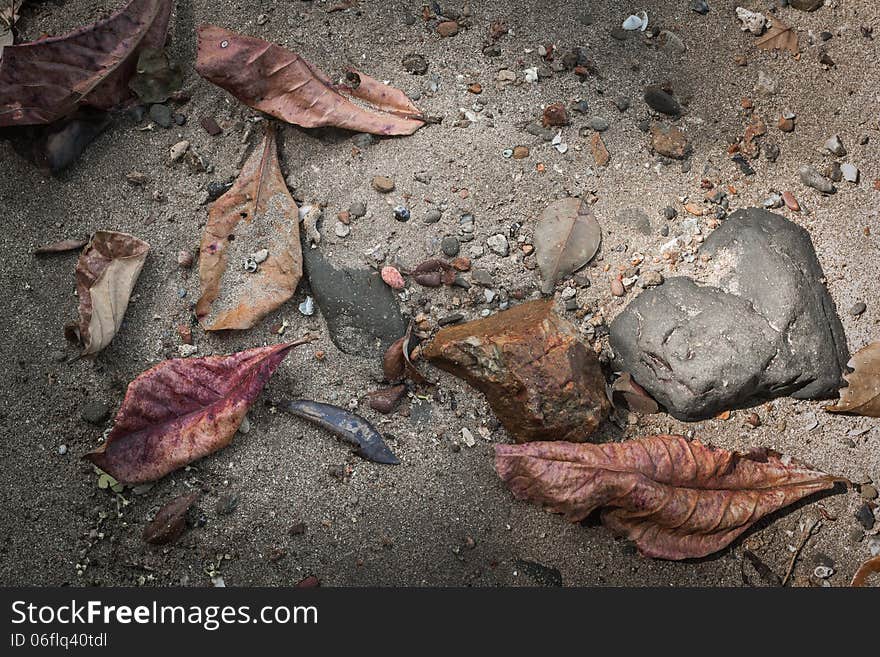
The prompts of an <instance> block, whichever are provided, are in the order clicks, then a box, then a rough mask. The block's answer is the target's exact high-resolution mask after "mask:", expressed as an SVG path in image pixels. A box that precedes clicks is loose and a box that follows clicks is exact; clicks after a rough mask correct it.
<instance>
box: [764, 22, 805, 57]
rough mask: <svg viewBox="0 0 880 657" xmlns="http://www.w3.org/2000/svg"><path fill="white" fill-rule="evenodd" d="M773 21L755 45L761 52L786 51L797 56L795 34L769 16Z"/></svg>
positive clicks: (796, 38)
mask: <svg viewBox="0 0 880 657" xmlns="http://www.w3.org/2000/svg"><path fill="white" fill-rule="evenodd" d="M770 17H771V18H772V19H773V20H772V23H771V25H770V27H769V28H768V29H767V32H766V33H765V34H764V36H762V37H761V38H759V39H758V41H757V43H756V45H757V46H758V47H759V48H761V49H762V50H788V51H789V52H790V53H791V54H793V55H797V54H798V37H797V33H796V32H795V31H794V30H793V29H791V28H790V27H788V26H787V25H786V24H785V23H783V22H782V21H781V20H779V19H778V18H776V17H775V16H773V15H772V14H771V16H770Z"/></svg>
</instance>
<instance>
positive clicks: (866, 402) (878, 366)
mask: <svg viewBox="0 0 880 657" xmlns="http://www.w3.org/2000/svg"><path fill="white" fill-rule="evenodd" d="M846 366H847V367H849V368H851V369H852V370H853V371H852V372H851V373H849V374H844V375H843V378H844V379H846V383H847V386H846V387H845V388H841V389H840V400H839V401H837V402H836V403H834V404H832V405H831V406H826V407H825V410H826V411H831V412H832V413H855V414H857V415H868V416H870V417H880V342H872V343H871V344H869V345H868V346H866V347H862V348H861V349H859V350H858V351H857V352H856V353H855V354H853V357H852V358H851V359H850V361H849V362H848V363H847V364H846Z"/></svg>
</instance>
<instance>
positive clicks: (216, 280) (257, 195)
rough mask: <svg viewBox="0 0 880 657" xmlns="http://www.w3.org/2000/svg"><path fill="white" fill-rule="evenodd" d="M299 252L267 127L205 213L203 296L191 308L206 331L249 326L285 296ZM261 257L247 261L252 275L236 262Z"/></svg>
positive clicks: (295, 221) (291, 205)
mask: <svg viewBox="0 0 880 657" xmlns="http://www.w3.org/2000/svg"><path fill="white" fill-rule="evenodd" d="M233 235H234V238H235V239H234V240H233V239H232V237H233ZM301 248H302V247H301V246H300V242H299V216H298V208H297V205H296V201H294V200H293V197H292V196H291V195H290V192H289V191H287V186H286V185H285V184H284V176H283V175H282V174H281V169H280V167H279V165H278V150H277V147H276V146H275V130H274V128H273V127H272V126H270V127H269V128H267V130H266V137H265V139H264V141H263V147H262V148H259V149H257V150H255V151H254V152H253V153H252V154H251V156H250V157H249V158H248V160H247V162H246V163H245V165H244V167H242V170H241V173H240V174H239V176H238V178H237V179H236V181H235V184H234V185H233V186H232V188H231V189H230V190H229V191H228V192H226V193H225V194H224V195H223V196H221V197H220V198H219V199H217V201H216V202H215V203H214V204H213V205H212V206H211V211H210V213H209V214H208V224H207V225H206V226H205V233H204V235H203V236H202V245H201V248H200V249H199V253H200V255H199V278H200V279H201V287H202V295H201V297H199V300H198V303H197V304H196V316H197V317H198V318H199V321H200V322H201V323H202V325H203V326H204V327H205V329H206V330H208V331H221V330H226V329H239V330H240V329H247V328H250V327H252V326H253V325H254V324H256V323H257V322H258V321H259V320H260V319H261V318H262V317H264V316H265V315H267V314H268V313H270V312H272V311H273V310H275V309H276V308H278V307H279V306H280V305H281V304H283V303H284V302H285V301H287V300H288V299H289V298H290V297H292V296H293V293H294V291H295V290H296V286H297V285H298V284H299V279H300V278H301V277H302V250H301ZM260 251H265V253H264V255H265V256H266V257H265V259H264V260H262V261H261V262H259V263H258V262H257V261H256V260H253V262H252V263H251V264H252V265H253V266H254V267H256V269H255V270H254V271H250V270H245V269H244V268H243V267H242V262H244V261H246V260H247V258H248V257H249V256H250V254H252V253H257V252H260ZM230 265H231V266H230Z"/></svg>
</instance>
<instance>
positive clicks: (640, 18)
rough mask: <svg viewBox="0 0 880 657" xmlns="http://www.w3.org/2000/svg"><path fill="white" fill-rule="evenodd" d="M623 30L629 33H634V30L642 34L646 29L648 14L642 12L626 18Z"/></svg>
mask: <svg viewBox="0 0 880 657" xmlns="http://www.w3.org/2000/svg"><path fill="white" fill-rule="evenodd" d="M623 29H624V30H629V31H631V32H634V31H635V30H639V31H640V32H644V31H645V30H646V29H648V14H647V13H646V12H644V11H640V12H639V13H638V15H636V14H633V15H631V16H628V17H627V19H626V20H625V21H623Z"/></svg>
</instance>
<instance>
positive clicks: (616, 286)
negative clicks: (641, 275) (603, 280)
mask: <svg viewBox="0 0 880 657" xmlns="http://www.w3.org/2000/svg"><path fill="white" fill-rule="evenodd" d="M611 294H613V295H614V296H616V297H622V296H624V295H625V294H626V288H625V287H623V281H621V280H620V279H619V278H612V279H611Z"/></svg>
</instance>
